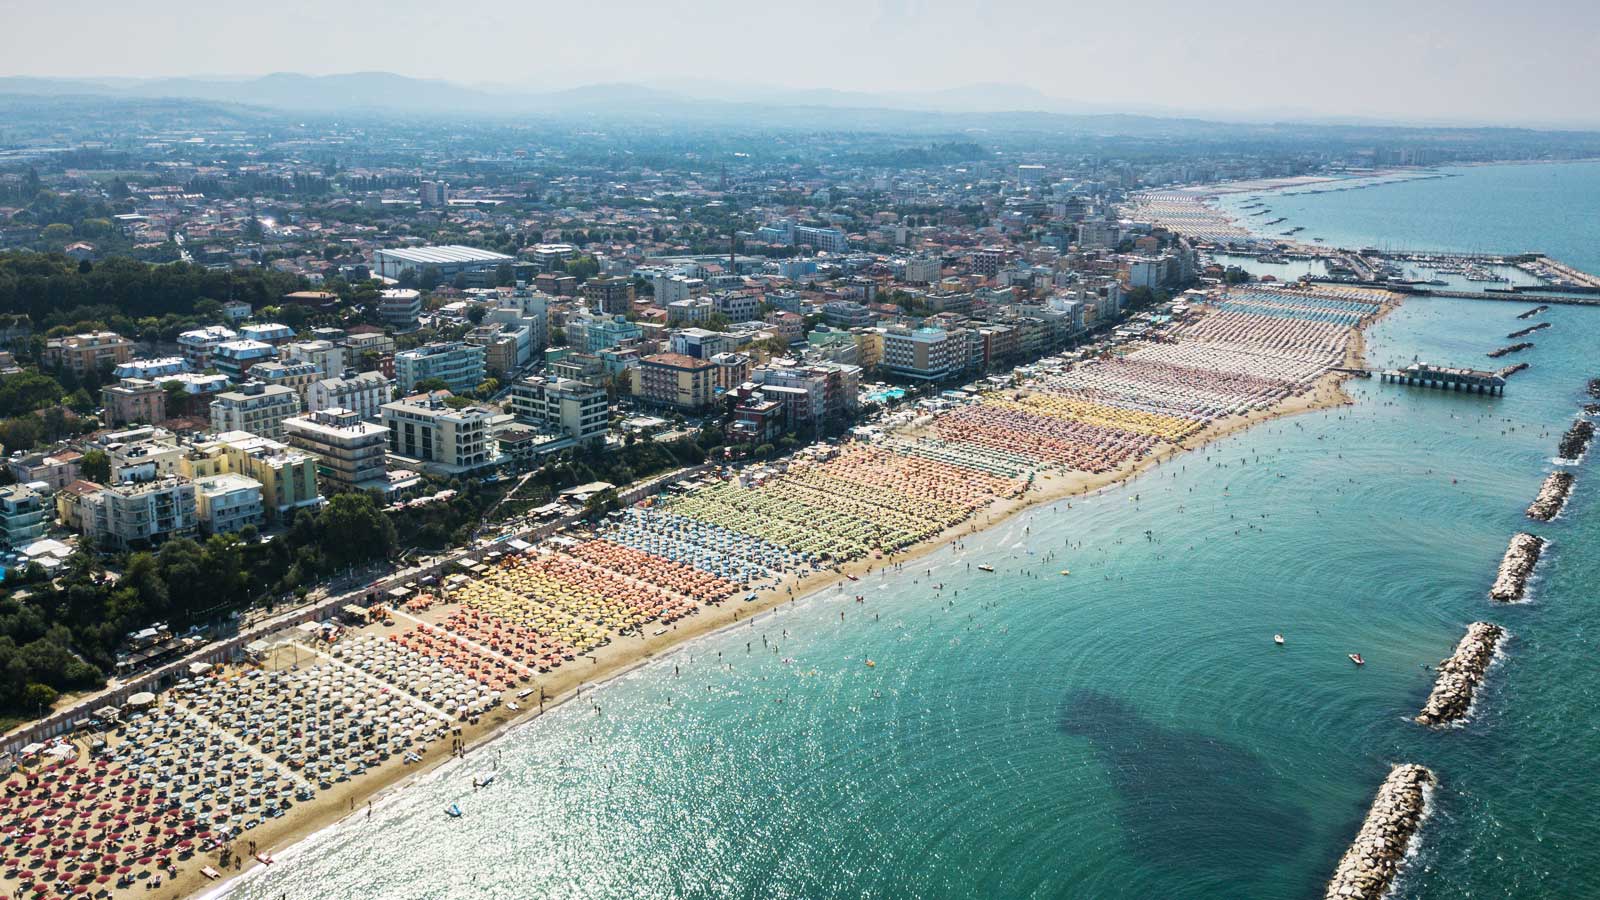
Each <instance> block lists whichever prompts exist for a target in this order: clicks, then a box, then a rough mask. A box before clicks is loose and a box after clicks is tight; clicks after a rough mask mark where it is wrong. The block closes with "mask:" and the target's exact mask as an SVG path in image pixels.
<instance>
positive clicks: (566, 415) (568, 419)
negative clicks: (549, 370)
mask: <svg viewBox="0 0 1600 900" xmlns="http://www.w3.org/2000/svg"><path fill="white" fill-rule="evenodd" d="M511 408H512V412H513V414H514V415H515V416H516V417H517V420H518V421H520V422H526V423H528V424H530V425H540V426H543V427H545V428H548V429H552V430H556V431H560V432H563V433H565V434H566V435H568V436H569V437H571V438H572V439H573V440H574V441H577V442H579V443H583V442H585V441H591V440H595V439H597V438H603V437H604V436H605V433H606V428H607V426H608V424H609V419H610V413H609V407H608V405H607V403H606V392H605V391H603V390H601V389H600V388H597V387H592V386H590V385H588V384H585V383H584V382H582V381H575V380H573V379H570V378H527V379H523V380H522V381H520V382H518V383H517V384H516V385H515V386H513V387H512V389H511Z"/></svg>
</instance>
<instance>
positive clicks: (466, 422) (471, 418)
mask: <svg viewBox="0 0 1600 900" xmlns="http://www.w3.org/2000/svg"><path fill="white" fill-rule="evenodd" d="M449 396H450V393H449V392H448V391H435V392H434V393H431V394H414V395H412V396H409V397H404V398H402V399H399V400H395V401H392V402H390V403H385V404H384V405H383V410H382V415H383V425H384V427H385V428H387V429H388V431H389V454H390V456H391V457H394V458H396V459H397V460H398V461H399V462H401V463H402V464H406V463H409V464H411V465H413V466H417V467H420V468H422V469H425V470H427V471H432V472H438V473H441V474H456V473H459V472H466V471H471V470H473V469H481V468H484V467H486V466H492V465H495V464H497V463H498V462H499V451H498V448H497V447H496V446H495V441H494V437H493V435H492V434H491V432H490V429H489V421H490V420H491V419H493V418H494V417H495V415H496V412H495V411H494V410H492V409H489V408H487V407H483V406H467V407H463V408H461V409H454V408H452V407H450V406H449V405H448V404H446V403H445V402H444V401H445V399H446V398H448V397H449Z"/></svg>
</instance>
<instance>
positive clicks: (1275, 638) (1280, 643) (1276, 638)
mask: <svg viewBox="0 0 1600 900" xmlns="http://www.w3.org/2000/svg"><path fill="white" fill-rule="evenodd" d="M1272 642H1273V643H1274V644H1277V645H1278V646H1279V647H1282V646H1283V635H1281V634H1275V635H1273V636H1272Z"/></svg>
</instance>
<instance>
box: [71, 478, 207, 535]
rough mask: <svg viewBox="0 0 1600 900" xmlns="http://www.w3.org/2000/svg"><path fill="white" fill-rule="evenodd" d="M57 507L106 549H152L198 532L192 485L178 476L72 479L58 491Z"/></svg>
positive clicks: (84, 532)
mask: <svg viewBox="0 0 1600 900" xmlns="http://www.w3.org/2000/svg"><path fill="white" fill-rule="evenodd" d="M78 486H85V487H83V488H82V489H77V490H75V488H78ZM57 508H58V510H63V509H64V510H65V512H64V514H63V516H62V519H63V521H64V522H67V523H74V524H76V525H77V527H78V528H79V529H80V530H81V531H82V532H83V534H84V536H85V537H87V538H89V539H90V540H92V541H94V544H95V546H96V547H97V548H99V549H102V550H131V549H139V548H144V547H150V546H153V545H155V544H159V543H161V542H162V541H165V540H167V539H169V538H173V537H184V536H187V535H191V534H194V532H195V528H196V527H197V526H198V525H199V520H198V518H197V517H196V506H195V498H194V485H193V484H192V483H190V481H189V480H188V479H187V478H183V477H180V476H175V475H173V476H167V477H165V478H158V479H156V480H154V481H143V482H126V483H123V484H112V485H105V486H101V485H95V484H92V483H90V482H84V481H78V482H74V483H73V484H71V485H68V486H67V489H66V490H63V491H62V492H61V494H60V495H59V497H58V500H57Z"/></svg>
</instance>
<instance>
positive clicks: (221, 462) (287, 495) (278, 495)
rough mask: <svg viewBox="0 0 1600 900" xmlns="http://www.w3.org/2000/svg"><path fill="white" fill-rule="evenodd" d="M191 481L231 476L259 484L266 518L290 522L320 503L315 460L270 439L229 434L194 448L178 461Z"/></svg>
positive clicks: (230, 432)
mask: <svg viewBox="0 0 1600 900" xmlns="http://www.w3.org/2000/svg"><path fill="white" fill-rule="evenodd" d="M178 468H179V470H180V471H182V473H183V474H184V476H185V477H187V478H189V479H190V480H191V481H193V480H196V479H200V478H208V477H211V476H213V475H222V474H227V473H230V472H231V473H234V474H237V475H244V476H246V477H248V478H254V479H255V480H256V481H259V482H261V505H262V507H263V508H264V509H265V510H266V513H267V516H268V517H269V518H274V519H277V518H290V517H293V515H294V511H295V510H296V509H300V508H302V507H310V506H316V505H317V504H319V503H321V502H322V496H321V495H320V494H318V493H317V458H316V457H315V456H313V455H311V454H310V453H306V452H304V451H302V450H296V449H295V448H293V447H288V446H285V445H283V444H280V443H278V442H277V441H274V440H272V439H270V438H264V437H256V436H255V435H253V434H250V433H249V432H244V431H229V432H224V433H223V434H219V435H217V439H216V440H214V441H206V442H205V443H201V444H195V445H194V447H193V448H192V449H191V450H190V451H189V452H188V453H185V454H184V455H183V457H182V458H180V459H179V461H178Z"/></svg>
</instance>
